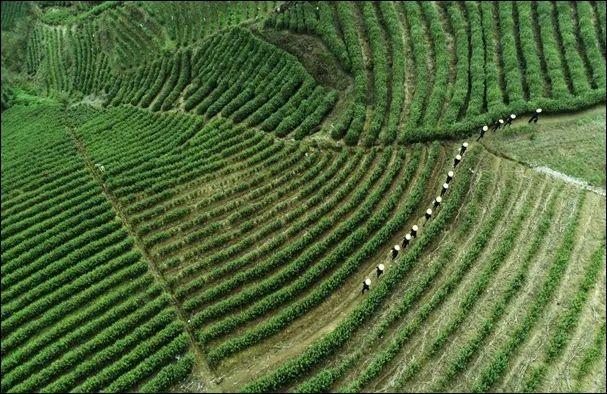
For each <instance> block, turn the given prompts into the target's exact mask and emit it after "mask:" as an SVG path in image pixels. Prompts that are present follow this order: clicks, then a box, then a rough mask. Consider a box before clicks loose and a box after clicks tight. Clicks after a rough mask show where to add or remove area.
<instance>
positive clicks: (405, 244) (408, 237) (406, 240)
mask: <svg viewBox="0 0 607 394" xmlns="http://www.w3.org/2000/svg"><path fill="white" fill-rule="evenodd" d="M409 242H411V234H407V235H405V237H404V238H403V249H404V248H406V247H407V245H409Z"/></svg>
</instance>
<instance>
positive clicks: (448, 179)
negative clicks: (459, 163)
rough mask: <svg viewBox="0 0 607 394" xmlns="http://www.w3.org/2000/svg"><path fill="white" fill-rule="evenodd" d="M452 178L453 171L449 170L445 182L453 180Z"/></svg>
mask: <svg viewBox="0 0 607 394" xmlns="http://www.w3.org/2000/svg"><path fill="white" fill-rule="evenodd" d="M451 179H453V171H449V172H448V173H447V180H446V181H445V183H449V182H451Z"/></svg>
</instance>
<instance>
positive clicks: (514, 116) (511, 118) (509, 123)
mask: <svg viewBox="0 0 607 394" xmlns="http://www.w3.org/2000/svg"><path fill="white" fill-rule="evenodd" d="M514 119H516V115H515V114H510V116H509V117H508V118H507V119H506V123H505V124H504V128H506V126H512V121H513V120H514Z"/></svg>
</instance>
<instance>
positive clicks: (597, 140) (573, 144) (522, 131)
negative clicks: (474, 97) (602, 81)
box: [484, 106, 606, 188]
mask: <svg viewBox="0 0 607 394" xmlns="http://www.w3.org/2000/svg"><path fill="white" fill-rule="evenodd" d="M605 120H606V119H605V107H604V106H601V107H598V108H595V109H593V110H590V111H586V112H583V113H580V114H579V115H567V116H555V117H546V118H542V119H540V121H539V123H537V124H533V125H528V124H527V123H526V122H527V119H526V118H525V119H521V120H520V121H518V124H515V125H514V126H513V127H512V129H507V130H505V131H498V132H497V133H496V134H493V133H490V134H489V133H488V134H487V135H486V136H485V137H486V138H485V139H484V143H485V144H486V145H487V146H488V147H490V148H491V149H492V150H495V151H498V152H500V153H502V154H504V155H505V156H508V157H510V158H512V159H515V160H517V161H521V162H525V163H528V164H530V165H533V166H547V167H550V168H552V169H553V170H556V171H560V172H562V173H564V174H567V175H569V176H573V177H575V178H579V179H582V180H585V181H587V182H588V183H590V184H591V185H593V186H599V187H602V188H605ZM523 122H525V123H523ZM519 125H520V126H519ZM487 137H488V138H487Z"/></svg>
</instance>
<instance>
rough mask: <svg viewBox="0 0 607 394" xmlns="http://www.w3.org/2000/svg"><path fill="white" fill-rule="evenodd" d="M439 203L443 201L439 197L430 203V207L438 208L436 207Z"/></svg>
mask: <svg viewBox="0 0 607 394" xmlns="http://www.w3.org/2000/svg"><path fill="white" fill-rule="evenodd" d="M441 201H443V199H442V197H441V196H438V197H436V198H435V199H434V201H433V202H432V205H433V206H434V209H436V208H438V206H439V205H440V203H441Z"/></svg>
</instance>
